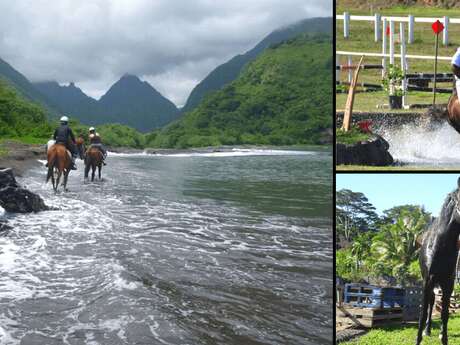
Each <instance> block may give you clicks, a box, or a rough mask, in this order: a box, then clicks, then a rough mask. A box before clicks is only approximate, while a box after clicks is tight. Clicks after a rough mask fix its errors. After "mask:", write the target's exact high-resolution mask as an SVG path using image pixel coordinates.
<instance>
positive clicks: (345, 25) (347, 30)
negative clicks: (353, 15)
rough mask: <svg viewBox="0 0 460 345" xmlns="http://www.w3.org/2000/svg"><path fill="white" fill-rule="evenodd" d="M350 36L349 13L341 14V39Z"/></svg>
mask: <svg viewBox="0 0 460 345" xmlns="http://www.w3.org/2000/svg"><path fill="white" fill-rule="evenodd" d="M349 36H350V13H348V12H343V37H345V38H348V37H349Z"/></svg>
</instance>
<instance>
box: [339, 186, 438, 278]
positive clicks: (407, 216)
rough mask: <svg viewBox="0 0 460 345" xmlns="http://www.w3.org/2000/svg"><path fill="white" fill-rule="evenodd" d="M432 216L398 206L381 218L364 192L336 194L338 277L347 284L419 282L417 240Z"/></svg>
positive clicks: (341, 191) (342, 191)
mask: <svg viewBox="0 0 460 345" xmlns="http://www.w3.org/2000/svg"><path fill="white" fill-rule="evenodd" d="M430 220H431V214H430V213H429V212H426V211H425V210H424V209H423V207H421V206H418V205H400V206H395V207H393V208H391V209H388V210H385V211H384V212H383V214H382V215H381V216H379V215H377V213H376V212H375V207H374V206H373V205H372V204H371V203H370V202H369V200H368V199H367V197H366V196H365V195H364V194H363V193H357V192H353V191H350V190H346V189H342V190H339V191H338V192H337V200H336V224H337V225H336V236H337V243H338V248H337V255H336V272H337V275H338V276H340V277H342V278H344V279H346V280H350V281H354V282H356V281H361V280H365V281H369V280H386V281H388V282H393V283H396V284H400V285H406V284H413V283H416V282H417V281H420V279H421V275H420V268H419V264H418V250H419V245H418V244H417V239H418V238H419V236H420V235H421V233H422V232H423V231H424V230H426V228H427V226H428V224H429V222H430Z"/></svg>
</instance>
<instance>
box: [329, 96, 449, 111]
mask: <svg viewBox="0 0 460 345" xmlns="http://www.w3.org/2000/svg"><path fill="white" fill-rule="evenodd" d="M347 96H348V94H345V93H338V94H336V96H335V97H336V102H337V103H336V107H337V110H339V111H343V110H344V109H345V103H346V102H347ZM449 97H450V94H445V93H444V94H436V104H446V103H447V101H448V100H449ZM407 100H408V103H409V104H431V103H432V101H433V94H432V93H429V92H410V93H409V95H408V97H407ZM378 104H388V94H387V93H386V92H385V91H376V92H365V93H364V92H362V93H356V94H355V102H354V105H353V110H354V111H365V112H367V111H369V112H381V113H386V112H392V113H415V112H420V113H424V112H425V111H426V108H418V109H415V108H413V109H389V108H377V105H378Z"/></svg>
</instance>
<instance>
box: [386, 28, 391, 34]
mask: <svg viewBox="0 0 460 345" xmlns="http://www.w3.org/2000/svg"><path fill="white" fill-rule="evenodd" d="M386 34H387V36H390V27H389V26H387V32H386Z"/></svg>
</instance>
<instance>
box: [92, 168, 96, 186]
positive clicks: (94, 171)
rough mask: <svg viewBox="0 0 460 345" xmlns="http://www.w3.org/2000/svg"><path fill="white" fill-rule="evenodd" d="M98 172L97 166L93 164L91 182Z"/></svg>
mask: <svg viewBox="0 0 460 345" xmlns="http://www.w3.org/2000/svg"><path fill="white" fill-rule="evenodd" d="M95 174H96V166H95V165H94V164H93V165H92V166H91V182H93V181H94V175H95Z"/></svg>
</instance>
